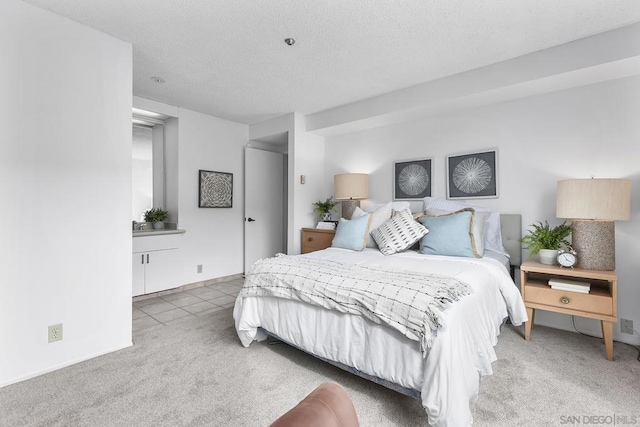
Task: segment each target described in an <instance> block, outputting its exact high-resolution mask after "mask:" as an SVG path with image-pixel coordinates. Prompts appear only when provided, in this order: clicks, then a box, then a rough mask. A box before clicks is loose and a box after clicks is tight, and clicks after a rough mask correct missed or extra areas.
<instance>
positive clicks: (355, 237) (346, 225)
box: [331, 214, 371, 251]
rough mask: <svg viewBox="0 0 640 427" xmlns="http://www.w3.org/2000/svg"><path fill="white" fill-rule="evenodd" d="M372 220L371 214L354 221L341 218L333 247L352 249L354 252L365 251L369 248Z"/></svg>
mask: <svg viewBox="0 0 640 427" xmlns="http://www.w3.org/2000/svg"><path fill="white" fill-rule="evenodd" d="M370 220H371V214H366V215H363V216H359V217H358V218H353V219H352V220H347V219H344V218H340V222H339V223H338V228H337V229H336V235H335V236H334V237H333V242H332V243H331V247H333V248H342V249H351V250H352V251H361V250H363V249H364V248H365V247H367V238H368V237H369V222H370Z"/></svg>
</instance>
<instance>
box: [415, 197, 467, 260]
mask: <svg viewBox="0 0 640 427" xmlns="http://www.w3.org/2000/svg"><path fill="white" fill-rule="evenodd" d="M473 215H474V211H473V210H472V209H463V210H461V211H458V212H454V213H450V214H448V215H441V216H421V217H420V218H418V221H419V222H420V224H422V225H424V226H425V227H426V228H428V229H429V234H427V235H426V236H424V237H423V238H422V240H420V252H421V253H423V254H427V255H449V256H460V257H474V256H476V255H475V254H474V252H473V245H472V240H473V232H472V224H473Z"/></svg>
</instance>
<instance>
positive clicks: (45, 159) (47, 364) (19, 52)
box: [0, 0, 132, 386]
mask: <svg viewBox="0 0 640 427" xmlns="http://www.w3.org/2000/svg"><path fill="white" fill-rule="evenodd" d="M0 52H2V60H1V61H0V93H2V96H1V101H0V106H1V107H0V206H2V208H1V209H0V223H1V224H2V225H3V231H2V232H0V233H1V237H0V320H1V321H0V337H2V342H1V344H0V386H2V385H6V384H10V383H12V382H16V381H19V380H21V379H25V378H28V377H31V376H34V375H37V374H40V373H43V372H46V371H50V370H53V369H56V368H59V367H62V366H66V365H69V364H72V363H75V362H77V361H80V360H84V359H87V358H90V357H94V356H97V355H99V354H103V353H107V352H110V351H114V350H117V349H120V348H123V347H126V346H129V345H131V218H130V216H131V91H132V76H131V69H132V60H131V45H129V44H128V43H124V42H122V41H120V40H117V39H115V38H113V37H110V36H107V35H105V34H102V33H99V32H97V31H95V30H93V29H90V28H88V27H85V26H82V25H80V24H77V23H75V22H72V21H70V20H68V19H65V18H62V17H59V16H57V15H54V14H51V13H49V12H46V11H44V10H41V9H38V8H35V7H33V6H30V5H27V4H25V3H23V2H21V1H17V0H5V1H3V2H2V3H0ZM57 323H63V324H64V339H63V340H62V341H60V342H55V343H51V344H49V343H48V342H47V327H48V325H53V324H57Z"/></svg>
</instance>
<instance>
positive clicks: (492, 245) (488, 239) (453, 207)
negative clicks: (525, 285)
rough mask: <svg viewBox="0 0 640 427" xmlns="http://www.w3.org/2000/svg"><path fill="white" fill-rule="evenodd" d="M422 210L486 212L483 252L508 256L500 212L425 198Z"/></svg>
mask: <svg viewBox="0 0 640 427" xmlns="http://www.w3.org/2000/svg"><path fill="white" fill-rule="evenodd" d="M422 202H423V204H424V210H425V211H426V210H427V209H441V210H444V211H448V212H455V211H459V210H460V209H464V208H474V209H475V211H476V212H488V213H489V216H488V218H487V223H486V226H485V228H484V250H485V251H491V252H496V253H499V254H502V255H504V256H506V257H508V256H509V254H508V253H507V251H506V250H505V249H504V245H503V244H502V232H501V231H500V212H492V211H491V209H489V208H487V207H484V206H477V205H470V204H468V203H463V202H458V201H456V200H446V199H436V198H434V197H425V198H424V199H422Z"/></svg>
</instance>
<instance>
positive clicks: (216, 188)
mask: <svg viewBox="0 0 640 427" xmlns="http://www.w3.org/2000/svg"><path fill="white" fill-rule="evenodd" d="M199 176H200V194H199V203H198V206H199V207H201V208H230V207H232V206H233V174H232V173H227V172H214V171H204V170H200V171H199Z"/></svg>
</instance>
